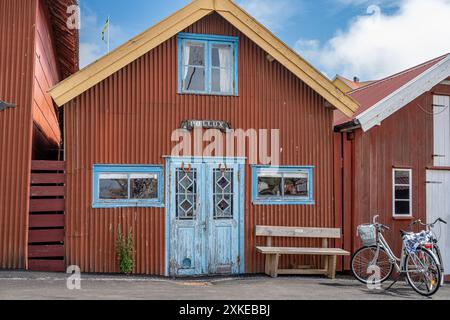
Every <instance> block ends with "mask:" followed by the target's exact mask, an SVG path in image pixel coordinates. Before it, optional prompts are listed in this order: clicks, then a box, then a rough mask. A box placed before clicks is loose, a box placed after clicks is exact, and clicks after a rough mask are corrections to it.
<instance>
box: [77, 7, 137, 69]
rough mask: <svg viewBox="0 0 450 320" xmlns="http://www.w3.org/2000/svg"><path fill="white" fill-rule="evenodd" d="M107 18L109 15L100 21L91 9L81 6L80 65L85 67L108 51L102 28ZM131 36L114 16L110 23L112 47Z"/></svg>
mask: <svg viewBox="0 0 450 320" xmlns="http://www.w3.org/2000/svg"><path fill="white" fill-rule="evenodd" d="M106 19H107V17H105V18H104V20H103V21H100V19H99V18H98V17H97V14H96V13H95V12H93V11H92V10H91V9H89V8H88V7H86V6H83V7H82V8H81V33H82V39H81V41H80V67H82V68H83V67H85V66H86V65H88V64H90V63H92V62H94V61H95V60H97V59H99V58H100V57H102V56H103V55H105V54H106V53H107V51H108V48H107V44H106V43H105V42H104V41H103V40H102V29H103V27H104V25H105V22H106ZM131 37H132V35H131V34H127V33H126V32H125V31H124V29H123V28H122V27H120V26H119V25H117V24H115V23H114V17H113V18H112V19H111V23H110V49H111V50H112V49H114V48H115V47H117V46H119V45H121V44H122V43H124V42H125V41H127V40H128V39H130V38H131Z"/></svg>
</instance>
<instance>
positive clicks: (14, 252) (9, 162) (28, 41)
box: [0, 0, 36, 268]
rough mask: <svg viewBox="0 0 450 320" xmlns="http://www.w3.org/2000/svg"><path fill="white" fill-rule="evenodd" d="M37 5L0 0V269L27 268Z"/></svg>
mask: <svg viewBox="0 0 450 320" xmlns="http://www.w3.org/2000/svg"><path fill="white" fill-rule="evenodd" d="M35 15H36V6H35V1H34V0H23V1H16V0H2V1H0V30H1V32H0V100H5V101H8V102H10V103H14V104H17V107H16V108H13V109H8V110H5V111H0V228H1V229H0V268H24V267H25V259H24V258H25V255H26V237H27V233H26V230H27V223H28V221H27V216H28V215H27V211H28V202H29V201H28V198H29V196H28V195H29V192H28V190H29V173H30V163H31V134H32V130H31V127H32V118H31V101H32V90H31V88H32V81H33V61H34V60H33V58H34V55H33V52H34V37H35V28H34V21H35Z"/></svg>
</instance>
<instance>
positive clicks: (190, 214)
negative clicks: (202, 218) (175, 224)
mask: <svg viewBox="0 0 450 320" xmlns="http://www.w3.org/2000/svg"><path fill="white" fill-rule="evenodd" d="M176 177H177V178H176V191H177V192H176V193H177V195H176V199H177V218H178V219H181V220H193V219H195V218H196V216H195V213H196V212H195V211H196V207H197V170H196V169H191V170H183V169H177V172H176Z"/></svg>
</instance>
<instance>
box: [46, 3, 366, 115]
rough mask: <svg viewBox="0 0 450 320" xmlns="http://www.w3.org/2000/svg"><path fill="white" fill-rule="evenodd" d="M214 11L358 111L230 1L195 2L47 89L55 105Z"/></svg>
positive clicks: (344, 107)
mask: <svg viewBox="0 0 450 320" xmlns="http://www.w3.org/2000/svg"><path fill="white" fill-rule="evenodd" d="M213 11H216V12H218V13H219V14H220V15H221V16H222V17H223V18H224V19H226V20H227V21H228V22H229V23H231V24H232V25H233V26H235V27H236V28H237V29H238V30H239V31H241V32H242V33H243V34H245V35H246V36H247V37H248V38H250V39H251V40H252V41H254V42H255V43H256V44H257V45H258V46H260V47H261V48H262V49H263V50H265V51H266V52H267V53H268V54H270V55H271V56H272V57H273V58H274V59H276V60H277V61H278V62H280V63H281V64H282V65H283V66H284V67H286V68H287V69H288V70H290V71H291V72H292V73H294V74H295V75H296V76H297V77H298V78H300V79H301V80H302V81H304V82H305V83H306V84H307V85H308V86H310V87H311V88H312V89H314V90H315V91H316V92H317V93H319V94H320V95H321V96H322V97H323V98H324V99H326V100H327V101H328V102H329V103H331V104H332V105H333V106H335V107H336V108H337V109H339V110H340V111H342V112H343V113H344V114H346V115H347V116H352V115H353V113H354V112H355V111H356V110H357V109H358V107H359V105H358V103H357V102H356V101H355V100H353V99H352V98H351V97H349V96H347V95H345V94H344V93H343V92H342V91H340V90H339V89H338V88H337V87H336V86H334V85H333V83H332V82H331V81H330V80H328V79H327V78H326V77H325V76H324V75H322V74H321V73H320V72H319V71H317V70H316V69H314V67H312V66H311V65H310V64H309V63H308V62H306V61H305V60H304V59H302V58H301V57H300V56H299V55H298V54H297V53H295V52H294V51H293V50H292V49H290V48H289V47H288V46H287V45H286V44H284V43H283V42H282V41H281V40H279V39H278V38H277V37H276V36H274V35H273V34H272V33H271V32H270V31H269V30H267V29H266V28H265V27H264V26H263V25H261V24H260V23H259V22H257V21H256V20H255V19H254V18H252V17H251V16H250V15H249V14H248V13H246V12H245V11H244V10H243V9H242V8H240V7H239V6H238V5H236V4H235V3H234V2H232V1H231V0H194V1H193V2H191V3H190V4H188V5H187V6H185V7H184V8H182V9H180V10H179V11H177V12H175V13H174V14H172V15H171V16H169V17H167V18H166V19H164V20H162V21H161V22H159V23H158V24H156V25H155V26H153V27H151V28H150V29H147V30H146V31H144V32H143V33H141V34H140V35H138V36H136V37H135V38H133V39H132V40H130V41H128V42H127V43H125V44H124V45H122V46H121V47H119V48H117V49H116V50H114V51H112V52H111V53H110V54H108V55H106V56H104V57H103V58H101V59H99V60H97V61H96V62H94V63H92V64H90V65H89V66H87V67H85V68H84V69H82V70H80V71H79V72H77V73H75V74H74V75H72V76H71V77H69V78H67V79H65V80H64V81H62V82H60V83H59V84H57V85H56V86H55V87H53V88H51V89H50V91H49V93H50V95H51V96H52V98H53V100H54V101H55V103H56V104H57V105H58V106H62V105H64V104H66V103H67V102H69V101H71V100H72V99H74V98H75V97H77V96H79V95H80V94H82V93H83V92H85V91H86V90H88V89H90V88H92V87H93V86H95V85H96V84H98V83H99V82H101V81H103V80H104V79H106V78H107V77H109V76H110V75H112V74H113V73H115V72H117V71H118V70H120V69H122V68H123V67H125V66H126V65H128V64H130V63H131V62H133V61H134V60H136V59H138V58H139V57H141V56H143V55H144V54H146V53H147V52H149V51H150V50H152V49H154V48H155V47H157V46H159V45H160V44H162V43H163V42H165V41H167V40H168V39H170V38H171V37H173V36H175V35H176V34H178V33H179V32H181V31H183V30H185V29H186V28H187V27H189V26H190V25H192V24H194V23H195V22H197V21H198V20H200V19H202V18H203V17H205V16H206V15H208V14H210V13H211V12H213Z"/></svg>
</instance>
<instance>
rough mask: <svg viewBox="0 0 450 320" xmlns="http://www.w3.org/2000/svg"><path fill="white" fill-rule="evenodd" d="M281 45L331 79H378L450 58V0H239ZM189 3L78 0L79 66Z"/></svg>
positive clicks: (154, 0)
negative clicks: (107, 37) (107, 36)
mask: <svg viewBox="0 0 450 320" xmlns="http://www.w3.org/2000/svg"><path fill="white" fill-rule="evenodd" d="M236 2H237V3H238V4H239V5H241V6H242V7H243V8H244V9H246V10H247V11H248V12H249V13H251V14H252V15H253V16H254V17H255V18H257V19H258V20H259V21H260V22H262V23H263V24H265V25H266V26H267V27H268V28H269V29H270V30H271V31H272V32H273V33H275V34H276V35H277V36H278V37H279V38H280V39H281V40H283V41H284V42H285V43H287V44H288V45H289V46H290V47H291V48H293V49H295V50H296V51H297V52H298V53H299V54H300V55H302V56H303V57H305V58H306V59H307V60H308V61H310V62H311V63H312V64H313V65H314V66H315V67H316V68H317V69H319V70H320V71H321V72H323V73H324V74H325V75H327V76H328V77H330V78H332V77H334V75H335V74H337V73H339V74H342V75H344V76H347V77H353V76H359V77H360V78H361V79H375V78H381V77H384V76H387V75H389V74H391V73H394V72H398V71H400V70H402V69H404V68H407V67H410V66H414V65H416V64H419V63H421V62H423V61H426V60H428V59H431V58H434V57H436V56H439V55H442V54H444V53H447V52H450V42H449V41H443V39H449V38H450V19H449V18H448V17H449V16H450V0H427V1H423V0H316V1H314V0H236ZM187 3H189V0H126V1H125V0H114V1H107V0H80V5H81V39H80V44H81V65H82V66H85V65H86V64H88V63H90V62H92V61H94V60H95V59H97V58H99V57H100V56H102V55H104V54H105V53H106V51H107V49H106V45H105V44H104V43H102V41H101V29H102V27H103V25H104V23H105V21H106V19H107V17H108V16H111V21H112V23H111V47H112V48H114V47H116V46H118V45H120V44H122V43H124V42H125V41H127V40H128V39H130V38H132V37H133V36H135V35H136V34H138V33H140V32H142V31H144V30H145V29H147V28H148V27H150V26H152V25H153V24H155V23H157V22H158V21H159V20H161V19H163V18H164V17H166V16H168V15H170V14H171V13H173V12H174V11H176V10H177V9H179V8H181V7H182V6H184V5H186V4H187Z"/></svg>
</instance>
